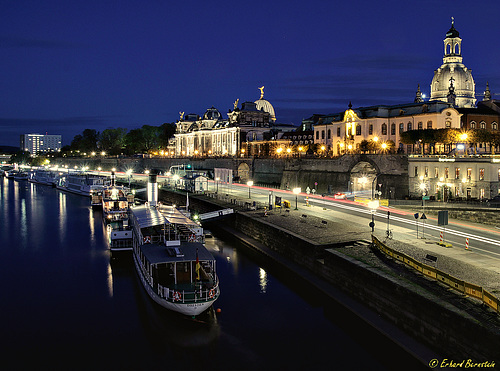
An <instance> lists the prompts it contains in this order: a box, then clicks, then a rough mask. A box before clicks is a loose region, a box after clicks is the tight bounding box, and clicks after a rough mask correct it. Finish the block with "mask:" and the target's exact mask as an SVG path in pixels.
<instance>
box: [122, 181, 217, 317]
mask: <svg viewBox="0 0 500 371" xmlns="http://www.w3.org/2000/svg"><path fill="white" fill-rule="evenodd" d="M149 177H150V181H149V183H148V202H147V203H146V204H145V205H141V206H136V207H133V208H132V209H131V212H130V213H131V221H132V226H133V246H134V249H133V257H134V263H135V267H136V271H137V274H138V275H139V278H140V280H141V282H142V284H143V286H144V288H145V289H146V292H147V293H148V294H149V296H150V297H151V298H152V299H153V300H154V301H155V302H156V303H158V304H160V305H161V306H163V307H165V308H167V309H170V310H173V311H176V312H179V313H182V314H185V315H189V316H196V315H199V314H201V313H202V312H204V311H205V310H207V309H208V308H210V307H211V306H212V304H213V303H214V301H215V300H216V299H217V298H218V297H219V280H218V277H217V274H216V272H215V259H214V257H213V256H212V254H211V253H210V252H209V251H208V250H207V249H206V248H205V246H204V245H203V243H201V242H196V239H197V237H196V234H195V233H192V232H193V229H191V228H192V227H191V228H189V225H191V224H192V223H194V222H192V221H190V219H188V218H186V217H185V216H184V215H183V214H181V213H180V212H179V211H178V210H176V209H175V208H174V207H173V206H164V205H159V204H158V201H157V199H158V195H157V184H156V175H155V174H150V176H149ZM199 229H200V230H202V228H201V227H199ZM200 239H202V235H201V236H200Z"/></svg>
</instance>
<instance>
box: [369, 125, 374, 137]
mask: <svg viewBox="0 0 500 371" xmlns="http://www.w3.org/2000/svg"><path fill="white" fill-rule="evenodd" d="M372 134H373V124H370V125H369V126H368V135H372Z"/></svg>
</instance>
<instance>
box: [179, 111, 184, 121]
mask: <svg viewBox="0 0 500 371" xmlns="http://www.w3.org/2000/svg"><path fill="white" fill-rule="evenodd" d="M179 115H181V118H180V120H181V121H182V120H183V119H184V112H179Z"/></svg>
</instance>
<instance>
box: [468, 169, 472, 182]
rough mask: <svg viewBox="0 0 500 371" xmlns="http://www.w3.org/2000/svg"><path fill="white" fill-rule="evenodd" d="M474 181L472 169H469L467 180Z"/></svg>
mask: <svg viewBox="0 0 500 371" xmlns="http://www.w3.org/2000/svg"><path fill="white" fill-rule="evenodd" d="M471 179H472V168H470V167H469V168H467V180H471Z"/></svg>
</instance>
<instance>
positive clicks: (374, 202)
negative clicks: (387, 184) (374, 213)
mask: <svg viewBox="0 0 500 371" xmlns="http://www.w3.org/2000/svg"><path fill="white" fill-rule="evenodd" d="M379 205H380V203H379V200H371V201H368V207H369V208H370V209H373V210H375V209H376V208H377V207H379Z"/></svg>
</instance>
